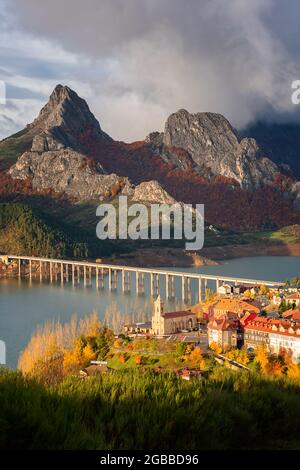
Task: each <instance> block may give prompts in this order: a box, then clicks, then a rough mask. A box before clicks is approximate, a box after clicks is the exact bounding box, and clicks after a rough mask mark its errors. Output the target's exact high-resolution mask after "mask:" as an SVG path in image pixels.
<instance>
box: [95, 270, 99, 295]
mask: <svg viewBox="0 0 300 470" xmlns="http://www.w3.org/2000/svg"><path fill="white" fill-rule="evenodd" d="M98 288H99V268H96V289H97V290H98Z"/></svg>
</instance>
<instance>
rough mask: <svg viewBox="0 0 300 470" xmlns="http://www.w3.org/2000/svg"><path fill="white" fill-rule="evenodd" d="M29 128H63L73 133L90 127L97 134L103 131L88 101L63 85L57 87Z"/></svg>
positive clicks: (45, 129)
mask: <svg viewBox="0 0 300 470" xmlns="http://www.w3.org/2000/svg"><path fill="white" fill-rule="evenodd" d="M29 127H39V128H41V130H44V131H47V130H49V129H51V128H53V127H63V128H65V129H67V130H68V131H73V132H79V131H82V130H83V129H84V128H87V127H88V128H91V129H94V130H95V131H96V132H100V131H101V128H100V125H99V122H98V121H97V119H96V118H95V116H94V115H93V114H92V112H91V111H90V109H89V107H88V105H87V103H86V101H85V100H84V99H83V98H80V97H79V96H78V95H77V93H76V92H75V91H73V90H71V88H69V87H67V86H63V85H57V86H56V87H55V89H54V90H53V92H52V93H51V95H50V98H49V101H48V102H47V104H46V105H45V106H44V107H43V108H42V109H41V111H40V113H39V115H38V117H37V118H36V119H35V120H34V121H33V123H32V124H30V125H29Z"/></svg>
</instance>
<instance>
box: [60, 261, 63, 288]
mask: <svg viewBox="0 0 300 470" xmlns="http://www.w3.org/2000/svg"><path fill="white" fill-rule="evenodd" d="M60 282H61V284H63V283H64V264H63V263H60Z"/></svg>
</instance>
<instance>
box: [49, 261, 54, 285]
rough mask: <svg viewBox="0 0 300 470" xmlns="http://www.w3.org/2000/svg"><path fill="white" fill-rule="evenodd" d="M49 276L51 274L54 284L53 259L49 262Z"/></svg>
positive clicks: (51, 280)
mask: <svg viewBox="0 0 300 470" xmlns="http://www.w3.org/2000/svg"><path fill="white" fill-rule="evenodd" d="M49 276H50V282H51V284H52V282H53V264H52V261H50V262H49Z"/></svg>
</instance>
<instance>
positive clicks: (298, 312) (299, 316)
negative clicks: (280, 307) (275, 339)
mask: <svg viewBox="0 0 300 470" xmlns="http://www.w3.org/2000/svg"><path fill="white" fill-rule="evenodd" d="M282 318H284V319H285V320H292V321H294V322H300V308H297V309H290V310H286V311H285V312H283V314H282Z"/></svg>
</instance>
